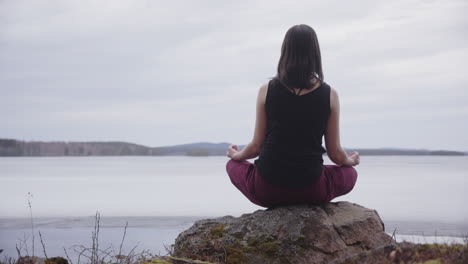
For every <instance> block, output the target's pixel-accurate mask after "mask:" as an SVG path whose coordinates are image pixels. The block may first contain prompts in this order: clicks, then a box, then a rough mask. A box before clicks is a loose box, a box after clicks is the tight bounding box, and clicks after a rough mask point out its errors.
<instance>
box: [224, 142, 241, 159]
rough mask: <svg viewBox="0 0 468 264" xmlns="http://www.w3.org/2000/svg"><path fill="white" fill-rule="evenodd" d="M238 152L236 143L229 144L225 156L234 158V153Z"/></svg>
mask: <svg viewBox="0 0 468 264" xmlns="http://www.w3.org/2000/svg"><path fill="white" fill-rule="evenodd" d="M237 152H239V147H238V146H237V145H230V146H229V147H228V150H227V151H226V156H228V157H229V158H231V159H234V154H236V153H237Z"/></svg>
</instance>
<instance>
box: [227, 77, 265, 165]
mask: <svg viewBox="0 0 468 264" xmlns="http://www.w3.org/2000/svg"><path fill="white" fill-rule="evenodd" d="M267 89H268V85H266V84H265V85H262V86H261V87H260V89H259V91H258V95H257V103H256V112H257V113H256V119H255V131H254V136H253V139H252V141H251V142H250V143H249V144H247V146H246V147H245V148H243V149H242V150H241V151H238V147H237V146H235V145H232V146H229V149H228V153H227V154H228V157H230V158H232V159H234V160H246V159H252V158H255V157H257V156H258V154H260V150H261V149H262V145H263V141H264V140H265V134H266V122H267V121H266V111H265V99H266V94H267Z"/></svg>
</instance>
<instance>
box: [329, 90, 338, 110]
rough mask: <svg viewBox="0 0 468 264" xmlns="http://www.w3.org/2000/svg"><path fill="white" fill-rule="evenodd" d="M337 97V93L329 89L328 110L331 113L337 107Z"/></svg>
mask: <svg viewBox="0 0 468 264" xmlns="http://www.w3.org/2000/svg"><path fill="white" fill-rule="evenodd" d="M339 103H340V102H339V97H338V91H337V90H336V89H335V88H333V87H330V108H331V110H332V111H335V110H336V109H337V108H338V107H339Z"/></svg>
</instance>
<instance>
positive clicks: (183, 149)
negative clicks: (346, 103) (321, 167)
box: [0, 138, 467, 157]
mask: <svg viewBox="0 0 468 264" xmlns="http://www.w3.org/2000/svg"><path fill="white" fill-rule="evenodd" d="M229 145H230V144H229V143H209V142H199V143H191V144H181V145H174V146H164V147H148V146H144V145H139V144H134V143H128V142H118V141H86V142H73V141H47V142H45V141H23V140H16V139H1V138H0V156H1V157H21V156H25V157H41V156H224V155H225V154H226V149H227V147H228V146H229ZM240 147H241V148H242V147H243V146H240ZM346 150H347V151H348V149H346ZM351 150H352V151H358V152H359V153H360V154H361V155H376V156H384V155H387V156H388V155H392V156H394V155H411V156H423V155H439V156H465V155H467V153H466V152H461V151H450V150H427V149H398V148H375V149H371V148H353V149H349V151H351Z"/></svg>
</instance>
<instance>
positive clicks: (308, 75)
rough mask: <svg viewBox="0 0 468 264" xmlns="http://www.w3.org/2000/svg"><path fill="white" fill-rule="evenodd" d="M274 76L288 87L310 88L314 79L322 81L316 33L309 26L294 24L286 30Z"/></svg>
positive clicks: (320, 59)
mask: <svg viewBox="0 0 468 264" xmlns="http://www.w3.org/2000/svg"><path fill="white" fill-rule="evenodd" d="M276 77H277V78H278V79H279V81H280V82H281V83H282V84H283V85H285V86H286V87H288V88H301V89H307V88H310V87H311V86H312V80H314V79H319V80H320V81H322V82H323V72H322V58H321V55H320V47H319V43H318V39H317V34H315V31H314V29H312V28H311V27H310V26H308V25H303V24H301V25H295V26H293V27H292V28H290V29H289V30H288V32H286V35H285V37H284V41H283V45H282V47H281V57H280V59H279V62H278V73H277V76H276ZM314 83H315V82H314Z"/></svg>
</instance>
